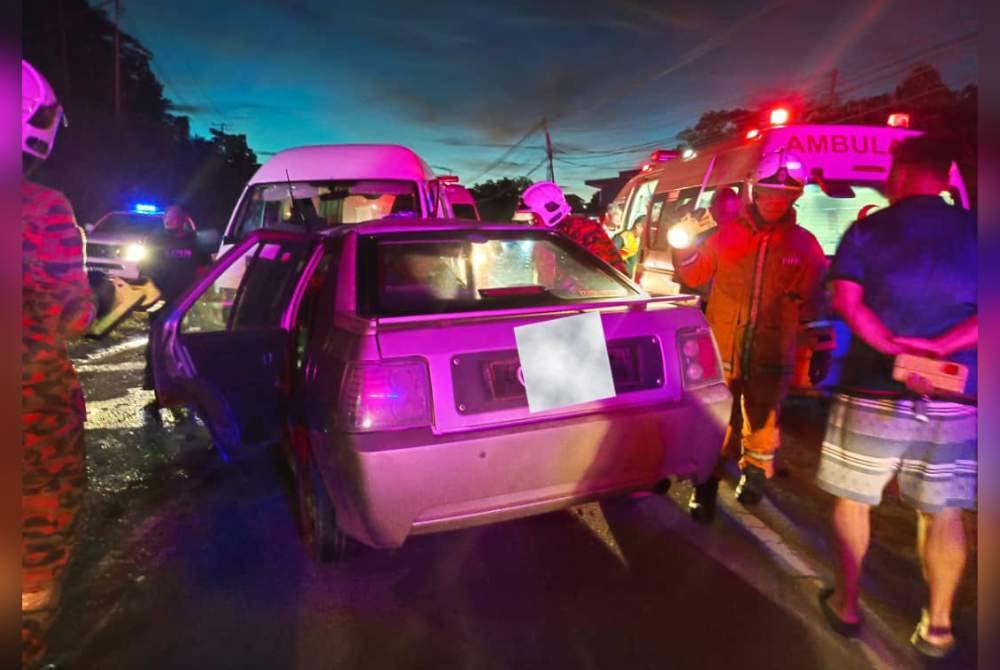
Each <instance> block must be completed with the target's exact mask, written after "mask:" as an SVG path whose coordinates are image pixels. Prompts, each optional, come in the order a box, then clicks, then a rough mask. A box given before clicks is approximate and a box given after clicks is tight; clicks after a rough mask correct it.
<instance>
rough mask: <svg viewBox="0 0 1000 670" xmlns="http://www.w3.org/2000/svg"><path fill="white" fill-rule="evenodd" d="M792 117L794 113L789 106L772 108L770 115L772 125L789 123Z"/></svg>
mask: <svg viewBox="0 0 1000 670" xmlns="http://www.w3.org/2000/svg"><path fill="white" fill-rule="evenodd" d="M790 118H792V114H791V112H789V111H788V108H787V107H775V108H774V109H772V110H771V115H770V117H769V119H770V122H771V125H772V126H783V125H785V124H786V123H788V120H789V119H790Z"/></svg>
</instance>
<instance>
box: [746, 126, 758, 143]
mask: <svg viewBox="0 0 1000 670" xmlns="http://www.w3.org/2000/svg"><path fill="white" fill-rule="evenodd" d="M756 137H760V131H759V130H757V129H756V128H754V129H753V130H749V131H747V139H748V140H752V139H754V138H756Z"/></svg>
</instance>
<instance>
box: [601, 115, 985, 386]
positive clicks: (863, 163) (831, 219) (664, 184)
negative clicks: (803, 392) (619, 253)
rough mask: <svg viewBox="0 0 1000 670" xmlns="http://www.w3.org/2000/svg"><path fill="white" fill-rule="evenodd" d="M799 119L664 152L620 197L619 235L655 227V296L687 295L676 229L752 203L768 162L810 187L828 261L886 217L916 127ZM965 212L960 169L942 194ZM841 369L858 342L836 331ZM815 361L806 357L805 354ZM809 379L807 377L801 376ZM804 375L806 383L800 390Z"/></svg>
mask: <svg viewBox="0 0 1000 670" xmlns="http://www.w3.org/2000/svg"><path fill="white" fill-rule="evenodd" d="M790 115H791V114H790V111H789V110H788V109H786V108H776V109H773V110H771V111H770V113H769V114H768V121H769V123H767V124H765V125H763V126H762V127H760V128H754V129H751V130H748V131H746V132H745V133H744V134H742V135H741V136H740V137H738V138H736V139H734V140H730V141H726V142H723V143H720V144H717V145H714V146H709V147H706V148H704V149H698V150H692V149H688V150H686V151H684V152H678V151H669V150H657V151H654V152H653V153H652V154H651V155H650V160H649V162H647V163H646V164H644V165H643V166H642V168H641V170H640V172H639V174H637V175H636V176H635V177H633V178H632V179H631V180H630V181H629V182H628V183H627V184H626V185H625V186H624V188H623V189H622V191H621V192H620V193H619V194H618V195H617V196H616V197H615V199H614V201H613V202H612V203H610V205H609V207H608V214H607V215H608V217H609V218H610V219H613V224H612V225H614V226H615V227H616V228H618V229H630V228H632V227H633V226H634V225H635V223H636V222H637V221H638V220H640V219H642V218H643V217H645V219H646V221H647V222H648V225H647V226H646V229H645V233H644V235H643V239H642V241H641V247H640V256H639V262H638V265H637V270H636V281H637V282H638V283H639V284H640V285H641V286H642V287H643V288H644V289H646V290H647V291H649V292H650V293H651V294H654V295H671V294H676V293H679V292H680V289H681V287H680V285H679V284H678V283H677V282H676V281H675V280H674V272H673V264H672V262H671V251H670V245H669V243H668V241H667V236H668V233H669V231H670V229H671V227H672V226H674V225H676V224H678V223H679V222H681V220H682V219H685V218H686V219H687V220H688V221H689V220H690V219H691V217H690V216H687V217H686V215H691V214H692V213H693V212H694V210H696V209H707V208H708V205H709V202H710V201H711V198H712V195H713V193H715V191H716V190H717V189H721V188H728V189H732V190H733V191H735V192H736V193H738V194H739V195H740V197H741V198H742V199H743V200H744V202H750V201H751V198H752V193H751V188H752V186H751V177H752V176H753V175H754V174H755V172H756V168H757V166H758V165H759V164H760V163H761V162H762V161H765V160H770V159H773V156H774V155H776V154H777V155H779V156H780V157H781V162H782V164H784V165H786V166H787V167H788V169H789V171H790V172H792V173H793V175H794V176H796V177H797V178H799V179H801V180H802V181H803V182H804V183H805V189H804V191H803V193H802V196H801V197H800V198H799V200H798V201H797V202H796V204H795V208H796V210H797V214H796V215H797V221H798V223H799V225H801V226H803V227H804V228H806V229H808V230H809V231H810V232H812V233H813V234H814V235H815V236H816V239H817V240H819V243H820V245H821V246H822V247H823V251H824V252H825V253H826V255H827V256H832V255H833V254H834V253H835V252H836V249H837V244H838V243H839V241H840V238H841V236H842V235H843V234H844V232H845V231H846V230H847V228H848V227H849V226H850V225H851V224H852V223H853V222H854V221H856V220H858V219H859V218H862V217H864V216H865V215H866V214H868V213H870V212H872V211H874V210H875V209H877V208H880V207H885V206H887V205H888V204H889V203H888V199H887V198H886V180H887V177H888V175H889V168H890V165H891V151H892V148H893V147H894V146H895V145H896V144H897V143H899V142H900V141H902V140H904V139H905V138H907V137H911V136H915V135H919V134H921V133H920V132H919V131H916V130H912V129H909V128H908V125H909V118H908V117H907V116H906V115H904V114H892V115H890V117H889V121H888V123H887V124H886V125H885V126H852V125H815V124H794V123H790V122H789V121H790ZM942 196H943V197H945V199H946V200H948V201H949V202H950V203H951V204H953V205H955V206H960V207H964V208H966V209H967V208H968V207H969V197H968V192H967V190H966V187H965V184H964V183H963V181H962V177H961V175H960V174H959V171H958V167H957V166H956V165H954V164H953V165H952V167H951V178H950V187H949V190H948V192H947V193H943V194H942ZM835 331H836V333H837V337H836V343H835V344H836V351H835V354H834V362H835V367H836V364H837V362H838V359H839V357H840V356H842V355H843V354H844V353H845V352H846V343H847V340H848V339H849V332H848V331H847V330H846V328H845V326H844V325H843V324H835ZM803 356H805V354H803ZM800 373H801V371H800ZM801 377H802V374H797V380H796V383H797V384H800V383H801V382H802V380H801Z"/></svg>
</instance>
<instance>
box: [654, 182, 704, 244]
mask: <svg viewBox="0 0 1000 670" xmlns="http://www.w3.org/2000/svg"><path fill="white" fill-rule="evenodd" d="M700 190H701V189H700V188H698V187H694V188H686V189H684V190H682V191H670V192H669V193H666V194H660V195H657V196H656V197H657V201H656V202H654V204H653V206H654V207H657V206H658V207H659V216H651V219H652V223H651V224H650V228H649V239H650V240H651V247H652V248H653V249H669V248H670V245H669V244H667V231H668V230H669V229H670V226H672V225H674V224H675V223H676V222H677V221H678V220H679V219H680V218H681V217H682V216H684V214H685V213H687V212H690V211H691V210H692V209H693V205H694V200H695V198H697V197H698V192H699V191H700ZM652 213H653V212H652V210H650V214H651V215H652Z"/></svg>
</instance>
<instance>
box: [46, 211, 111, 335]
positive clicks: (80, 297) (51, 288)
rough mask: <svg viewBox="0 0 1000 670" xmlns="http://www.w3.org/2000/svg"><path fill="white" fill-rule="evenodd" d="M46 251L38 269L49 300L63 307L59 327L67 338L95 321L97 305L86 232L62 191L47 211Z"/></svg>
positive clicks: (56, 305)
mask: <svg viewBox="0 0 1000 670" xmlns="http://www.w3.org/2000/svg"><path fill="white" fill-rule="evenodd" d="M45 223H46V225H45V234H46V236H48V237H49V244H47V245H46V253H45V254H44V255H43V256H42V257H41V258H39V264H38V267H37V268H36V270H37V271H39V273H40V275H41V276H42V277H44V279H43V280H42V281H40V282H39V286H40V287H41V288H43V289H44V291H45V299H46V300H51V301H52V303H53V304H54V306H55V307H57V308H58V309H59V320H58V325H57V327H58V329H59V330H60V331H61V334H62V335H63V337H66V338H73V337H77V336H79V335H82V334H83V333H84V332H86V330H87V328H89V327H90V324H91V323H92V322H93V321H94V317H95V316H96V313H97V305H96V303H95V300H94V294H93V292H92V291H91V290H90V282H89V281H88V280H87V273H86V271H85V268H84V253H83V239H84V237H83V231H82V230H81V229H80V227H79V226H78V225H77V224H76V217H75V216H74V214H73V208H72V206H71V205H70V204H69V201H68V200H66V198H65V197H64V196H62V195H61V194H60V195H59V196H58V197H56V198H55V199H54V200H53V201H52V204H51V205H50V206H49V208H48V211H47V212H46V222H45Z"/></svg>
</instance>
